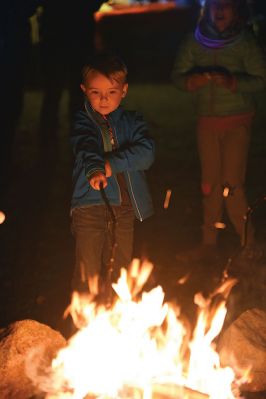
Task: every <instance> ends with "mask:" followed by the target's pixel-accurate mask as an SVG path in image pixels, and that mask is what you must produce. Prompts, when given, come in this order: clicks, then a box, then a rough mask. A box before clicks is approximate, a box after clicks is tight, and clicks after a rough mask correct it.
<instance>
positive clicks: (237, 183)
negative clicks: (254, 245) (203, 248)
mask: <svg viewBox="0 0 266 399" xmlns="http://www.w3.org/2000/svg"><path fill="white" fill-rule="evenodd" d="M250 130H251V129H250V126H240V127H237V128H234V129H224V130H220V129H219V127H218V129H206V128H205V129H204V128H203V127H199V128H198V131H197V137H198V149H199V156H200V162H201V175H202V177H201V181H202V193H203V213H204V223H203V243H204V244H215V243H216V239H217V228H216V227H215V225H216V223H217V222H221V220H222V216H223V206H224V205H225V207H226V210H227V213H228V216H229V219H230V221H231V222H232V224H233V226H234V228H235V230H236V232H237V234H238V235H239V236H240V238H243V234H244V216H245V214H246V212H247V209H248V205H247V200H246V196H245V191H244V181H245V173H246V164H247V155H248V148H249V142H250ZM253 236H254V233H253V227H252V226H251V225H249V228H248V233H247V243H251V242H252V241H253Z"/></svg>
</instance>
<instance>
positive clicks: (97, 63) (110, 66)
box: [81, 54, 127, 84]
mask: <svg viewBox="0 0 266 399" xmlns="http://www.w3.org/2000/svg"><path fill="white" fill-rule="evenodd" d="M93 72H99V73H101V74H102V75H104V76H106V77H107V78H108V79H110V80H115V81H116V82H118V83H122V84H124V83H126V81H127V67H126V65H125V63H124V61H123V60H122V59H121V58H120V57H118V56H116V55H103V54H101V55H97V56H94V57H93V58H91V59H90V60H89V61H88V62H87V63H86V64H85V65H84V66H83V68H82V72H81V73H82V83H85V82H86V79H87V77H88V75H90V74H91V73H93Z"/></svg>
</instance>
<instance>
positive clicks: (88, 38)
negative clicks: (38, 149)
mask: <svg viewBox="0 0 266 399" xmlns="http://www.w3.org/2000/svg"><path fill="white" fill-rule="evenodd" d="M102 3H103V0H75V1H69V0H44V2H43V15H42V18H41V23H40V31H41V58H42V67H43V70H42V72H43V79H44V81H43V85H44V98H43V104H42V108H41V115H40V131H41V135H42V139H43V140H44V141H47V140H48V141H49V138H52V137H53V138H54V137H55V135H56V132H57V129H58V116H59V115H58V111H59V106H60V100H61V97H62V93H63V90H64V89H67V90H68V92H69V97H70V99H69V117H70V122H71V120H72V116H73V114H74V113H75V111H76V110H77V109H79V108H80V106H81V104H82V101H83V97H82V93H81V90H80V82H81V69H82V66H83V64H84V63H85V60H86V58H87V57H88V55H91V54H93V53H94V52H95V47H94V32H95V21H94V12H95V11H97V10H98V9H99V7H100V5H101V4H102Z"/></svg>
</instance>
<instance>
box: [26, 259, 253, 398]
mask: <svg viewBox="0 0 266 399" xmlns="http://www.w3.org/2000/svg"><path fill="white" fill-rule="evenodd" d="M152 268H153V266H152V264H151V263H149V262H144V263H141V262H140V261H139V260H134V261H133V262H132V264H131V265H130V268H129V270H128V271H126V270H125V269H122V270H121V274H120V277H119V279H118V281H117V283H115V284H113V290H114V293H115V297H114V301H113V303H112V305H111V306H106V305H103V304H99V302H98V301H97V300H96V298H97V294H98V289H97V286H98V284H97V279H93V280H90V281H89V283H88V284H89V289H88V294H87V295H79V294H78V293H77V292H74V293H73V297H72V302H71V304H70V306H69V307H68V309H67V310H66V315H67V314H71V316H72V318H73V322H74V323H75V325H76V326H77V328H78V331H77V332H76V333H75V334H74V335H73V336H72V337H71V338H70V339H69V340H68V342H67V345H66V347H64V348H63V349H61V350H60V351H59V352H58V354H57V356H56V358H54V359H53V361H52V364H51V367H50V368H49V370H47V373H46V375H38V364H36V359H34V356H33V357H32V359H31V361H30V364H31V367H30V374H31V378H32V379H33V380H34V383H35V385H37V386H38V388H39V389H40V390H41V391H42V392H44V393H45V398H46V399H57V398H60V399H84V398H92V397H93V398H121V399H127V398H130V399H164V398H176V399H178V398H187V399H201V398H202V399H204V398H211V399H231V398H236V397H237V396H238V387H239V386H240V385H241V384H243V382H246V381H248V372H247V370H243V371H242V372H241V371H240V370H237V371H236V370H233V369H232V368H229V367H225V368H223V367H221V365H220V360H219V355H218V353H217V352H216V350H215V349H216V346H215V340H216V339H217V337H218V335H219V333H220V331H221V329H222V327H223V323H224V319H225V316H226V299H227V297H228V295H229V293H230V290H231V288H232V287H233V286H234V284H235V283H236V280H234V279H228V278H225V279H224V281H223V282H222V283H221V285H220V286H219V287H218V288H217V290H216V291H215V292H214V293H213V294H212V295H211V296H210V297H209V298H207V299H206V298H204V297H203V295H201V294H200V293H199V294H197V295H196V296H195V298H194V300H195V303H196V304H197V306H198V318H197V323H196V326H195V328H194V329H193V331H191V330H192V329H191V328H190V327H189V326H188V322H187V321H185V320H184V319H183V317H182V313H181V309H180V308H179V307H178V306H177V305H176V304H174V303H166V302H165V298H164V297H165V295H164V292H163V289H162V287H161V286H157V287H155V288H153V289H151V290H150V291H148V292H145V290H144V289H143V287H144V286H145V283H146V281H147V279H148V277H149V275H150V273H151V271H152ZM144 288H145V287H144Z"/></svg>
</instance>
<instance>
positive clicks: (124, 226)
mask: <svg viewBox="0 0 266 399" xmlns="http://www.w3.org/2000/svg"><path fill="white" fill-rule="evenodd" d="M113 211H114V214H115V217H116V228H115V237H114V238H115V242H116V247H115V251H114V255H115V256H114V264H113V273H112V280H113V281H117V278H118V277H119V275H120V270H121V268H122V267H124V268H127V267H128V266H129V264H130V262H131V260H132V252H133V237H134V222H135V214H134V211H133V209H132V208H131V207H127V206H114V207H113ZM109 223H110V225H109V240H108V241H109V247H108V248H107V251H105V258H104V264H105V265H106V269H107V268H108V265H109V263H110V257H111V249H112V242H111V241H112V237H111V234H112V226H111V221H109Z"/></svg>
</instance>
